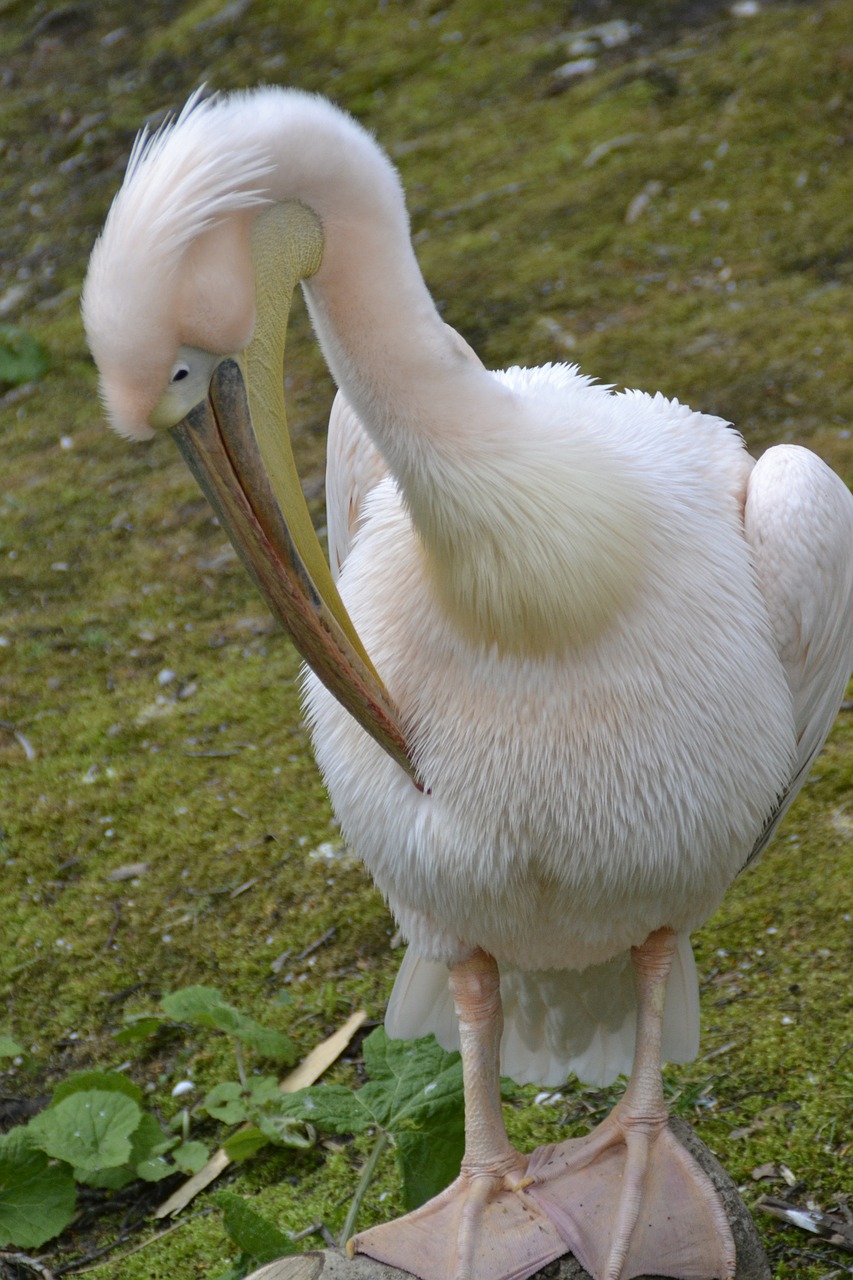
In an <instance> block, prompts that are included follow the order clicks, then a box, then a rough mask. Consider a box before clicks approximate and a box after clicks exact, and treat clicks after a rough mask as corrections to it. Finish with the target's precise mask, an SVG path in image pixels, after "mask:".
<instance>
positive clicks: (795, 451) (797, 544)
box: [744, 445, 853, 862]
mask: <svg viewBox="0 0 853 1280" xmlns="http://www.w3.org/2000/svg"><path fill="white" fill-rule="evenodd" d="M744 529H745V533H746V537H747V540H748V542H749V543H750V546H751V547H752V550H753V555H754V560H755V570H756V574H757V576H758V582H759V586H760V588H761V591H762V594H763V596H764V599H765V601H766V604H767V611H768V613H769V615H770V622H771V625H772V628H773V634H774V636H775V638H776V644H777V648H778V652H779V658H780V660H781V662H782V665H783V667H784V669H785V674H786V676H787V678H788V684H789V686H790V689H791V694H792V696H793V699H794V724H795V726H796V731H797V743H798V752H797V768H796V771H795V773H794V776H793V777H792V779H791V781H790V783H789V784H788V786H787V787H786V788H785V791H784V792H783V794H782V795H781V796H780V797H779V802H778V804H777V806H776V808H775V809H774V811H773V813H772V814H770V816H769V818H768V820H767V823H766V824H765V827H764V830H763V831H762V833H761V836H760V837H759V839H758V841H757V842H756V844H755V847H754V848H753V850H752V853H751V854H750V857H749V859H748V860H747V861H748V862H751V861H752V860H753V859H754V858H756V857H757V856H758V855H759V854H760V853H761V851H762V850H763V849H764V847H765V846H766V845H767V843H768V842H769V840H770V839H771V837H772V836H773V834H774V832H775V830H776V828H777V827H778V825H779V823H780V822H781V821H782V819H783V817H784V816H785V814H786V812H787V811H788V809H789V808H790V806H791V804H792V803H793V801H794V798H795V797H796V795H797V793H798V791H799V790H800V788H801V786H802V785H803V783H804V782H805V780H806V778H807V777H808V774H809V769H810V768H811V765H812V762H813V760H814V758H815V756H816V755H817V754H818V752H819V751H820V749H821V747H822V746H823V744H824V742H825V740H826V736H827V734H828V733H829V731H830V729H831V728H832V724H833V721H834V720H835V717H836V715H837V714H838V708H839V706H840V705H841V701H842V699H843V697H844V691H845V689H846V688H847V682H848V680H849V679H850V673H851V669H853V495H851V493H850V491H849V489H848V488H847V486H846V485H845V484H844V482H843V481H842V480H840V479H839V478H838V476H837V475H836V474H835V473H834V472H833V471H831V470H830V469H829V467H827V466H826V464H825V463H823V462H822V461H821V460H820V458H819V457H818V456H817V454H815V453H812V452H811V451H810V450H809V449H802V448H799V447H798V446H796V445H777V446H776V447H775V448H773V449H768V450H767V452H766V453H765V454H764V455H763V457H761V458H760V459H759V461H758V462H757V463H756V464H755V467H754V468H753V470H752V473H751V475H750V477H749V483H748V488H747V497H746V506H745V510H744Z"/></svg>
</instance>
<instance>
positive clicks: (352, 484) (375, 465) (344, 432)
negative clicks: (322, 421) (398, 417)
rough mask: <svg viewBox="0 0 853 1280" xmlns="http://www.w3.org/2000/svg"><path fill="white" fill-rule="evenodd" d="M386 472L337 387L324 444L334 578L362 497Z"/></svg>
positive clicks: (351, 535) (354, 527) (349, 542)
mask: <svg viewBox="0 0 853 1280" xmlns="http://www.w3.org/2000/svg"><path fill="white" fill-rule="evenodd" d="M387 474H388V468H387V466H386V464H385V459H384V458H383V457H382V454H381V453H380V452H379V450H378V449H377V448H376V446H375V445H374V444H373V442H372V441H371V439H370V437H369V436H368V434H367V432H366V431H365V429H364V427H363V426H362V425H361V421H360V419H359V417H358V415H357V413H356V412H355V410H354V409H353V407H352V405H351V404H350V403H349V401H348V400H347V398H346V396H345V395H344V394H343V392H341V391H339V392H338V394H337V395H336V396H335V399H334V402H333V404H332V412H331V414H330V415H329V435H328V441H327V445H326V529H327V533H328V539H329V563H330V565H331V569H332V577H333V578H334V580H335V581H336V582H337V580H338V577H339V575H340V572H341V567H342V565H343V563H344V561H345V560H346V558H347V555H348V554H349V550H350V547H351V546H352V540H353V538H354V537H355V533H356V530H357V528H358V523H359V519H360V517H361V512H362V508H363V505H364V500H365V498H366V497H367V495H368V494H369V493H370V490H371V489H373V488H374V486H375V485H377V484H378V483H379V481H380V480H382V479H383V478H384V477H385V476H386V475H387Z"/></svg>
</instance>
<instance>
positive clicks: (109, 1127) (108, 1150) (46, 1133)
mask: <svg viewBox="0 0 853 1280" xmlns="http://www.w3.org/2000/svg"><path fill="white" fill-rule="evenodd" d="M141 1119H142V1112H141V1110H140V1109H139V1107H138V1105H137V1104H136V1102H134V1100H133V1099H132V1098H129V1097H127V1096H126V1095H125V1094H124V1093H119V1092H115V1091H109V1090H106V1089H87V1090H85V1091H83V1092H82V1093H72V1094H71V1095H70V1096H69V1097H66V1098H63V1099H62V1100H61V1101H60V1102H58V1103H56V1105H54V1106H51V1107H49V1108H48V1109H47V1110H46V1111H42V1112H41V1114H40V1115H37V1116H35V1118H34V1119H33V1120H31V1121H30V1124H29V1130H30V1132H31V1134H32V1136H33V1139H34V1141H35V1143H36V1144H37V1145H38V1146H39V1147H41V1149H42V1151H45V1152H47V1154H48V1155H49V1156H53V1157H54V1159H56V1160H65V1161H67V1163H68V1164H70V1165H72V1166H73V1167H74V1168H75V1169H77V1170H81V1171H83V1172H84V1173H85V1175H87V1180H88V1175H90V1174H97V1173H100V1172H101V1171H102V1170H104V1169H114V1168H115V1167H116V1166H117V1165H123V1164H127V1162H128V1160H129V1159H130V1153H131V1142H130V1135H131V1134H132V1133H133V1132H134V1130H135V1129H136V1128H137V1127H138V1125H139V1123H140V1121H141Z"/></svg>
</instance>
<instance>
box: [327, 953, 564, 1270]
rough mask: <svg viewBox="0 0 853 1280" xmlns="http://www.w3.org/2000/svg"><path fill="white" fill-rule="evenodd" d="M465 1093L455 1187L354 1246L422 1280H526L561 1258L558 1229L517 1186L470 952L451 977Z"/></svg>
mask: <svg viewBox="0 0 853 1280" xmlns="http://www.w3.org/2000/svg"><path fill="white" fill-rule="evenodd" d="M450 986H451V990H452V992H453V998H454V1002H455V1004H456V1012H457V1016H458V1018H459V1030H460V1041H461V1051H462V1074H463V1080H464V1086H465V1156H464V1159H463V1161H462V1169H461V1172H460V1174H459V1177H458V1178H457V1179H456V1180H455V1181H454V1182H453V1183H451V1185H450V1186H449V1187H447V1188H446V1190H444V1191H442V1192H441V1194H440V1195H438V1196H436V1197H435V1198H434V1199H432V1200H430V1201H428V1203H427V1204H425V1205H422V1206H421V1207H420V1208H419V1209H416V1210H414V1212H413V1213H409V1214H406V1216H405V1217H403V1218H399V1219H397V1221H396V1222H389V1223H385V1224H383V1225H382V1226H378V1227H373V1228H371V1229H370V1230H369V1231H365V1232H362V1233H360V1234H359V1235H357V1236H355V1237H354V1238H353V1239H352V1240H351V1241H350V1242H349V1245H348V1246H347V1247H348V1250H349V1251H350V1253H366V1254H369V1256H370V1257H372V1258H376V1259H377V1260H378V1261H380V1262H385V1263H387V1264H388V1265H389V1266H396V1267H400V1268H402V1269H403V1270H405V1271H410V1272H412V1273H413V1274H414V1275H416V1276H420V1277H421V1280H525V1278H526V1277H527V1276H531V1275H533V1274H534V1273H535V1272H536V1271H538V1270H539V1269H540V1268H541V1267H543V1266H545V1264H546V1263H548V1262H551V1261H553V1259H555V1258H559V1257H560V1256H561V1254H564V1253H565V1252H566V1245H565V1243H564V1242H563V1239H562V1238H561V1236H560V1233H559V1231H558V1229H557V1228H556V1227H555V1226H553V1225H552V1224H551V1222H550V1221H549V1220H548V1216H547V1214H546V1213H545V1212H543V1210H541V1209H540V1208H539V1207H538V1206H537V1205H536V1204H535V1203H534V1202H533V1201H532V1200H531V1198H530V1197H529V1196H528V1195H527V1193H526V1192H525V1191H524V1190H523V1188H522V1187H521V1186H520V1183H521V1182H522V1181H523V1180H524V1175H525V1171H526V1169H527V1159H526V1157H525V1156H523V1155H522V1154H521V1153H520V1152H518V1151H516V1150H515V1148H514V1147H513V1146H512V1145H511V1143H510V1141H509V1138H508V1137H507V1133H506V1129H505V1127H504V1122H503V1115H502V1111H501V1096H500V1041H501V1032H502V1030H503V1015H502V1012H501V1003H500V978H499V975H498V967H497V965H496V963H495V961H494V960H493V959H492V957H491V956H488V955H486V953H485V952H483V951H477V952H475V953H474V955H472V956H471V957H470V959H468V960H465V961H463V962H462V963H461V964H458V965H455V966H454V967H453V969H452V970H451V974H450Z"/></svg>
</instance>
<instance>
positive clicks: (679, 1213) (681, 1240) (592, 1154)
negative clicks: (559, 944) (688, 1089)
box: [526, 929, 735, 1280]
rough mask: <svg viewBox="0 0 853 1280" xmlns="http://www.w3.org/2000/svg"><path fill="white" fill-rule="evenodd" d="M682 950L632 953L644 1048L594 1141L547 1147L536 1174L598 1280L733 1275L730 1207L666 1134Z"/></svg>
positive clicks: (717, 1279) (548, 1204) (533, 1189)
mask: <svg viewBox="0 0 853 1280" xmlns="http://www.w3.org/2000/svg"><path fill="white" fill-rule="evenodd" d="M674 950H675V936H674V934H673V933H672V932H671V931H670V930H668V929H660V930H658V931H657V932H656V933H653V934H652V935H651V936H650V937H649V938H648V939H647V940H646V942H645V943H644V944H643V946H641V947H636V948H634V950H633V952H632V960H633V964H634V973H635V983H636V990H637V1007H638V1012H637V1046H636V1050H635V1055H634V1066H633V1070H632V1073H631V1079H630V1082H629V1084H628V1087H627V1088H626V1090H625V1093H624V1094H623V1096H622V1098H621V1099H620V1101H619V1102H618V1103H617V1104H616V1106H615V1107H614V1109H613V1111H612V1112H611V1113H610V1115H609V1116H608V1117H607V1119H606V1120H605V1121H604V1122H603V1123H602V1124H600V1125H599V1126H598V1127H597V1128H596V1129H594V1130H593V1132H592V1133H590V1134H588V1135H587V1136H586V1137H584V1138H580V1139H574V1140H571V1141H569V1142H564V1143H560V1144H559V1145H555V1146H549V1147H540V1148H539V1149H538V1150H537V1151H535V1152H534V1153H533V1155H532V1156H531V1159H530V1162H529V1165H528V1170H527V1179H526V1186H527V1190H528V1194H529V1195H530V1197H531V1199H532V1200H534V1201H535V1203H536V1204H538V1205H539V1206H540V1207H541V1208H542V1209H543V1210H544V1211H545V1213H547V1215H548V1217H549V1218H550V1219H551V1221H552V1222H553V1223H554V1225H555V1226H556V1227H557V1229H558V1231H559V1232H560V1234H561V1235H562V1237H563V1239H564V1241H565V1244H566V1250H567V1252H571V1253H573V1254H574V1255H575V1257H576V1258H577V1259H578V1260H579V1261H580V1262H581V1263H582V1264H583V1266H584V1267H585V1268H586V1269H587V1271H589V1272H590V1274H591V1275H593V1276H594V1277H595V1278H596V1280H631V1277H634V1276H643V1275H666V1276H674V1277H678V1280H728V1278H729V1277H732V1276H733V1275H734V1272H735V1247H734V1240H733V1238H732V1233H731V1229H730V1227H729V1224H728V1220H727V1218H726V1214H725V1211H724V1208H723V1205H722V1201H721V1200H720V1198H719V1196H718V1195H717V1192H716V1191H715V1189H714V1187H713V1185H712V1183H711V1180H710V1179H709V1178H708V1176H707V1175H706V1174H705V1173H704V1172H703V1171H702V1170H701V1169H700V1168H699V1165H698V1164H697V1163H696V1161H695V1160H694V1159H693V1157H692V1156H691V1155H690V1154H689V1153H688V1152H687V1151H686V1150H685V1149H684V1148H683V1147H682V1146H681V1144H680V1143H679V1142H678V1141H677V1140H676V1139H675V1138H674V1137H673V1135H672V1134H671V1133H670V1131H669V1129H668V1128H667V1110H666V1105H665V1102H664V1097H663V1084H662V1080H661V1073H660V1048H661V1033H662V1027H663V1011H664V998H665V995H666V982H667V978H668V976H669V971H670V968H671V965H672V956H673V953H674Z"/></svg>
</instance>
